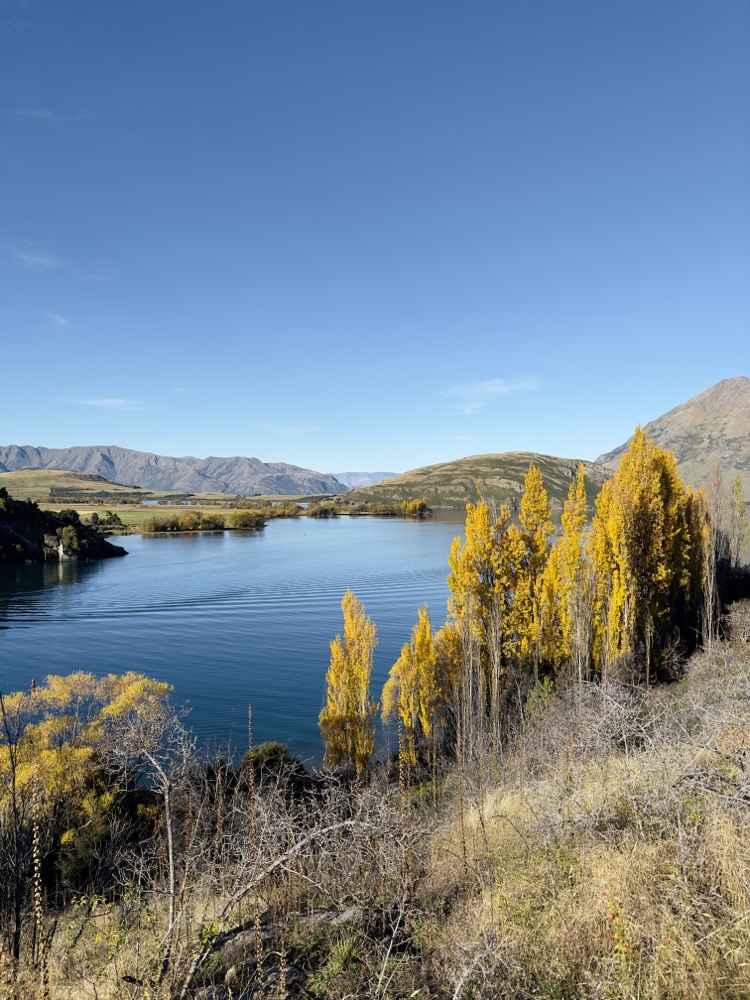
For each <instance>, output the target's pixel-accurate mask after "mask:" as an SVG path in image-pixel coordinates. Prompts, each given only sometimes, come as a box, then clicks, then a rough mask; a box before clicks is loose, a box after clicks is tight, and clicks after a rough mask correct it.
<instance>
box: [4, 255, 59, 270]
mask: <svg viewBox="0 0 750 1000" xmlns="http://www.w3.org/2000/svg"><path fill="white" fill-rule="evenodd" d="M12 254H13V256H14V257H15V259H16V260H17V261H18V263H19V264H23V266H24V267H28V268H31V270H32V271H59V270H60V269H61V268H63V267H64V266H65V261H64V260H61V259H60V258H59V257H55V256H53V255H52V254H50V253H42V252H41V251H39V250H13V251H12Z"/></svg>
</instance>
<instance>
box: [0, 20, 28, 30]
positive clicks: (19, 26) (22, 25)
mask: <svg viewBox="0 0 750 1000" xmlns="http://www.w3.org/2000/svg"><path fill="white" fill-rule="evenodd" d="M5 23H6V24H7V25H8V27H9V28H12V29H13V30H14V31H26V30H27V28H33V26H34V25H33V23H32V22H31V21H27V20H26V19H25V18H23V17H9V18H8V19H7V21H6V22H5Z"/></svg>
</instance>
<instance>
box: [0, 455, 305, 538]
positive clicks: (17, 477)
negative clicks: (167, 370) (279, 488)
mask: <svg viewBox="0 0 750 1000" xmlns="http://www.w3.org/2000/svg"><path fill="white" fill-rule="evenodd" d="M0 487H5V489H7V491H8V493H9V494H10V495H11V496H12V497H13V498H14V499H16V500H25V499H27V498H28V499H30V500H33V501H34V502H36V503H38V504H39V506H40V507H42V508H43V509H44V510H51V511H55V512H58V511H60V510H63V509H66V508H67V509H72V510H77V511H78V513H79V515H80V516H81V518H82V519H83V520H85V521H87V520H88V519H89V518H90V517H91V515H92V514H93V513H95V512H96V513H97V514H99V516H100V517H103V516H104V515H105V514H106V512H107V511H110V510H111V511H113V512H114V513H116V514H117V515H118V516H119V518H120V520H121V521H122V523H123V524H124V525H125V527H126V528H129V529H131V530H134V531H138V530H140V528H141V526H142V525H143V522H144V521H145V520H147V519H148V518H152V517H167V516H169V515H171V514H182V513H184V512H185V510H186V505H187V504H190V505H193V504H195V505H199V506H200V508H201V510H206V511H211V512H213V513H221V514H229V513H230V512H231V511H232V510H233V509H234V506H233V503H232V501H233V499H234V498H233V497H231V496H229V495H228V494H226V493H174V492H172V493H169V492H166V491H163V490H146V489H140V488H138V487H134V486H123V485H121V484H120V483H112V482H109V481H108V480H106V479H103V478H102V477H100V476H89V475H84V474H82V473H78V472H62V471H57V470H51V469H23V470H22V471H20V472H3V473H0ZM60 491H64V493H65V495H62V496H60V495H56V494H57V493H59V492H60ZM252 499H253V500H254V501H257V502H259V503H268V504H270V503H280V502H284V501H286V500H293V501H297V500H299V499H303V498H300V497H297V496H270V495H268V496H255V497H253V498H252ZM125 500H127V502H124V501H125ZM169 500H172V501H174V502H173V503H168V502H165V501H169ZM139 501H140V502H139ZM146 501H147V502H146Z"/></svg>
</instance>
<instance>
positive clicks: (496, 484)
mask: <svg viewBox="0 0 750 1000" xmlns="http://www.w3.org/2000/svg"><path fill="white" fill-rule="evenodd" d="M531 463H533V464H534V465H536V466H538V467H539V468H540V469H541V472H542V475H543V476H544V485H545V488H546V489H547V493H548V495H549V498H550V502H551V504H552V507H553V508H554V509H557V510H559V509H561V508H562V504H563V501H564V500H565V497H566V496H567V493H568V486H569V484H570V480H571V478H572V477H573V476H574V475H575V471H576V469H577V467H578V460H577V459H573V458H555V457H554V456H552V455H538V454H536V453H535V452H527V451H508V452H504V453H502V454H498V455H494V454H490V455H469V456H467V457H466V458H458V459H456V460H455V461H453V462H441V463H439V464H437V465H426V466H424V467H422V468H419V469H412V470H411V471H410V472H404V473H403V474H402V475H400V476H394V477H393V479H388V480H386V481H385V482H382V483H377V484H376V485H374V486H368V487H363V488H362V489H358V490H354V491H352V492H351V493H350V494H349V495H348V497H347V500H353V501H362V502H372V503H388V504H394V503H401V502H402V501H403V500H410V499H413V498H415V497H423V498H424V499H425V500H426V501H427V502H428V504H429V505H430V506H431V507H434V508H454V509H463V507H464V506H465V505H466V504H467V503H469V502H475V501H476V500H477V499H478V498H479V491H480V489H481V492H482V495H483V496H484V497H485V498H486V499H488V500H494V501H496V502H498V503H508V504H510V506H511V508H515V507H516V506H517V505H518V503H519V501H520V497H521V493H522V492H523V483H524V479H525V477H526V473H527V472H528V471H529V465H530V464H531ZM583 464H584V468H585V477H586V492H587V495H588V498H589V502H592V501H593V498H594V496H595V495H596V494H597V493H598V492H599V489H600V487H601V485H602V483H603V482H604V481H605V480H606V479H608V478H609V477H610V475H611V472H610V471H609V469H607V468H605V467H604V466H602V465H595V464H594V463H593V462H584V463H583Z"/></svg>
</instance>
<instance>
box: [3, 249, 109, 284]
mask: <svg viewBox="0 0 750 1000" xmlns="http://www.w3.org/2000/svg"><path fill="white" fill-rule="evenodd" d="M6 249H8V250H9V251H10V255H11V257H12V258H13V259H14V260H15V261H16V263H17V264H20V265H21V267H25V268H26V269H27V270H29V271H38V272H45V271H60V272H62V273H63V274H69V275H70V276H71V277H72V278H75V279H77V280H78V281H109V280H110V279H111V275H110V273H109V271H108V269H107V267H106V265H104V264H101V263H98V262H96V263H95V264H94V266H93V267H91V268H88V267H81V266H79V265H78V264H76V263H74V262H72V261H69V260H65V258H64V257H58V256H57V255H56V254H53V253H50V252H49V251H48V250H46V249H45V248H44V247H43V246H40V245H39V244H37V243H32V242H31V241H28V240H24V241H20V242H18V243H16V244H15V245H11V246H9V247H8V246H7V245H6Z"/></svg>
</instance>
